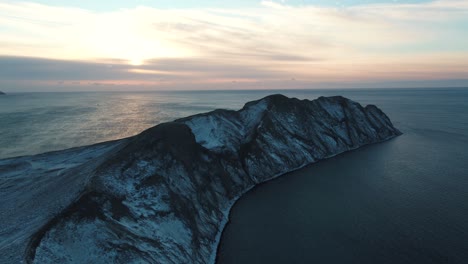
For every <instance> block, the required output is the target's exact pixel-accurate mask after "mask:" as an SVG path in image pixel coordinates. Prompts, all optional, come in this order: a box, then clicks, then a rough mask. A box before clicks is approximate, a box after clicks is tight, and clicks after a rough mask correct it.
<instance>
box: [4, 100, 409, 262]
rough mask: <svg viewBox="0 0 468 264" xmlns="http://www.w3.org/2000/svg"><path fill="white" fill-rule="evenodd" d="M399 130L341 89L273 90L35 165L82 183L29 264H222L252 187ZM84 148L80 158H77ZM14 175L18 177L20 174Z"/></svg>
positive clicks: (29, 254) (38, 233)
mask: <svg viewBox="0 0 468 264" xmlns="http://www.w3.org/2000/svg"><path fill="white" fill-rule="evenodd" d="M400 134H401V132H400V131H398V130H397V129H396V128H394V127H393V124H392V123H391V121H390V119H389V118H388V117H387V116H386V115H385V114H384V113H383V112H382V111H381V110H380V109H378V108H377V107H375V106H366V107H362V106H361V105H359V104H358V103H355V102H353V101H351V100H349V99H346V98H344V97H339V96H338V97H320V98H318V99H316V100H312V101H309V100H299V99H295V98H294V99H290V98H287V97H285V96H283V95H271V96H267V97H265V98H262V99H260V100H256V101H252V102H248V103H246V104H245V105H244V107H243V108H242V109H240V110H238V111H232V110H215V111H212V112H209V113H204V114H198V115H194V116H190V117H186V118H182V119H178V120H175V121H174V122H168V123H164V124H160V125H157V126H155V127H153V128H150V129H148V130H145V131H143V132H142V133H140V134H139V135H136V136H134V137H131V138H127V139H124V140H120V141H115V142H109V143H107V144H104V145H100V146H94V148H97V150H96V151H97V152H99V153H95V152H94V151H93V150H89V153H88V154H86V155H88V156H86V155H85V154H81V156H82V157H83V159H85V161H83V162H82V163H80V162H81V160H79V161H76V164H78V163H80V164H78V165H77V166H75V167H71V168H68V167H66V166H64V167H65V168H61V169H58V172H57V175H55V174H54V173H51V172H50V171H44V172H39V173H38V172H35V171H34V170H32V171H28V173H29V174H34V173H36V174H38V175H39V176H40V177H43V178H47V179H49V178H51V179H53V178H54V177H58V178H60V177H71V179H73V180H74V181H77V182H79V184H78V187H76V188H72V189H74V190H75V191H73V194H72V195H71V196H70V197H69V199H68V200H66V199H65V200H66V201H62V202H61V203H60V204H58V205H56V207H54V212H55V213H54V216H53V218H51V217H43V218H42V222H40V223H36V226H35V228H31V230H30V232H32V234H29V236H26V233H25V234H24V236H25V237H24V238H23V242H26V241H27V242H28V245H29V246H28V247H27V248H24V245H23V248H24V249H23V250H25V251H24V252H25V253H23V257H22V258H23V260H26V262H28V263H53V262H62V263H67V262H93V263H99V262H101V263H107V262H114V263H115V262H117V263H124V262H128V261H129V260H135V261H136V260H140V261H146V262H158V263H189V262H193V263H208V262H214V261H215V255H216V249H217V246H218V243H219V236H220V235H221V232H222V229H223V227H224V224H225V223H226V221H227V219H228V212H229V209H230V208H231V206H232V204H233V203H234V202H235V201H236V200H237V198H238V197H240V196H241V195H242V194H243V193H245V192H246V191H247V190H249V189H250V188H252V187H254V186H255V185H257V184H259V183H261V182H265V181H267V180H270V179H272V178H274V177H277V176H279V175H282V174H284V173H286V172H289V171H292V170H295V169H297V168H300V167H303V166H305V165H308V164H311V163H313V162H316V161H318V160H321V159H324V158H327V157H330V156H333V155H337V154H339V153H342V152H345V151H348V150H352V149H355V148H358V147H360V146H364V145H367V144H373V143H378V142H381V141H384V140H388V139H390V138H393V137H395V136H398V135H400ZM85 150H86V148H84V149H81V150H80V149H78V150H74V152H72V155H73V156H74V157H77V159H78V157H79V156H80V154H79V153H81V152H80V151H85ZM60 153H61V152H59V153H55V155H60ZM67 155H70V154H67ZM67 155H65V156H66V157H68V156H67ZM85 156H86V157H85ZM34 157H36V156H31V157H21V158H18V159H10V160H0V168H2V166H7V165H8V166H13V164H15V162H18V164H24V165H21V166H25V168H27V165H25V164H27V163H31V160H28V159H33V158H34ZM6 161H7V162H6ZM60 165H61V166H63V164H62V163H60ZM18 166H20V165H18ZM44 166H45V165H44ZM57 166H58V165H57ZM67 175H70V176H67ZM76 175H78V176H76ZM10 178H11V179H12V182H13V183H14V180H15V179H16V178H15V175H12V176H11V177H10ZM13 183H11V184H13ZM44 188H45V189H47V186H45V187H44ZM70 188H71V187H70ZM24 199H26V200H27V198H24ZM29 199H32V198H31V197H29ZM20 200H21V199H20ZM48 210H51V209H50V208H49V209H48ZM10 221H11V219H10ZM11 226H12V229H14V228H13V227H15V226H14V225H13V224H12V225H11ZM12 232H13V231H12ZM18 241H19V240H18ZM20 242H21V241H20ZM18 243H19V242H18ZM64 244H66V245H67V246H66V247H64V246H63V245H64ZM1 248H2V247H1V245H0V251H2V250H1ZM3 249H4V250H8V246H6V248H5V247H3ZM16 250H19V251H21V245H20V246H18V248H17V249H16ZM77 252H78V253H77ZM18 253H20V252H18ZM4 258H5V259H4V260H8V258H7V257H4ZM13 259H14V256H11V258H10V260H13Z"/></svg>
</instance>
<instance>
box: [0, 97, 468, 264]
mask: <svg viewBox="0 0 468 264" xmlns="http://www.w3.org/2000/svg"><path fill="white" fill-rule="evenodd" d="M272 93H283V94H285V95H288V96H294V97H298V98H301V99H304V98H308V99H314V98H316V97H318V96H321V95H324V96H328V95H343V96H346V97H348V98H350V99H353V100H356V101H358V102H360V103H362V104H364V105H365V104H376V105H377V106H379V107H380V108H381V109H382V110H383V111H384V112H385V113H387V114H388V115H389V117H390V118H391V119H392V121H393V123H394V125H395V126H396V127H397V128H399V129H400V130H401V131H402V132H403V133H404V134H403V135H402V136H400V137H398V138H395V139H393V140H390V141H387V142H385V143H382V144H376V145H372V146H368V147H364V148H361V149H358V150H356V151H352V152H349V153H346V154H343V155H339V156H336V157H334V158H331V159H328V160H325V161H321V162H319V163H316V164H313V165H311V166H309V167H306V168H304V169H302V170H299V171H296V172H293V173H290V174H288V175H285V176H282V177H280V178H278V179H276V180H274V181H271V182H268V183H266V184H263V185H261V186H259V187H257V188H255V189H253V190H252V191H251V192H249V193H248V194H246V195H245V196H244V197H243V198H241V199H240V200H239V202H238V203H237V204H236V205H235V206H234V209H233V211H232V215H231V222H230V223H229V225H228V226H227V228H226V230H225V232H224V234H223V237H222V243H221V246H220V249H219V256H218V262H219V263H468V89H379V90H370V89H369V90H307V91H304V90H302V91H301V90H299V91H222V92H221V91H219V92H213V91H210V92H208V91H206V92H106V93H89V92H88V93H25V94H9V95H7V96H0V158H6V157H11V156H19V155H29V154H36V153H41V152H45V151H52V150H58V149H64V148H69V147H75V146H82V145H87V144H92V143H97V142H101V141H106V140H112V139H118V138H122V137H127V136H132V135H135V134H137V133H139V132H141V131H142V130H144V129H146V128H148V127H151V126H153V125H156V124H158V123H161V122H166V121H170V120H173V119H176V118H179V117H183V116H187V115H191V114H196V113H200V112H206V111H210V110H213V109H216V108H228V109H238V108H241V107H242V105H243V104H244V103H245V102H247V101H250V100H254V99H259V98H261V97H263V96H266V95H268V94H272Z"/></svg>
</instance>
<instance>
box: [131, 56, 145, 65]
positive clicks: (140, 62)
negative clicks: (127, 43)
mask: <svg viewBox="0 0 468 264" xmlns="http://www.w3.org/2000/svg"><path fill="white" fill-rule="evenodd" d="M129 63H130V65H133V66H140V65H143V63H144V61H143V59H142V58H131V59H130V60H129Z"/></svg>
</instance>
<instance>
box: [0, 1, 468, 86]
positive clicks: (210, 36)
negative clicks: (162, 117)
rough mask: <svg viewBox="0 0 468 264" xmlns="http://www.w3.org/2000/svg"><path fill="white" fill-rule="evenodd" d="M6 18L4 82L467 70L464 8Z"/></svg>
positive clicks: (9, 8) (433, 74) (414, 75)
mask: <svg viewBox="0 0 468 264" xmlns="http://www.w3.org/2000/svg"><path fill="white" fill-rule="evenodd" d="M0 10H1V11H0V30H1V31H0V32H1V33H0V55H3V57H1V58H0V70H2V73H0V77H1V78H2V79H3V80H4V81H7V80H8V82H14V81H15V80H16V81H21V80H29V81H33V80H36V81H44V82H48V81H55V83H56V82H60V81H64V82H65V83H67V81H69V82H70V81H74V82H81V84H83V83H94V82H96V83H111V82H114V83H125V82H126V83H140V82H141V83H166V84H167V83H169V82H170V83H173V84H175V83H177V84H178V85H179V86H180V87H183V86H184V85H185V86H186V87H187V86H190V85H193V84H195V83H196V84H198V83H203V82H205V83H218V84H219V83H221V82H232V80H234V79H235V80H238V81H240V82H242V80H244V81H245V82H252V83H254V82H255V83H258V82H273V81H276V82H278V81H280V80H290V79H291V78H296V79H298V80H303V81H304V82H308V83H313V82H321V83H322V82H343V83H345V82H356V81H360V82H373V81H382V82H385V81H389V80H413V79H426V80H432V79H460V78H462V77H463V76H466V74H467V73H468V27H467V25H468V3H467V1H461V0H441V1H434V2H427V3H419V4H399V3H395V4H372V5H361V6H353V7H346V8H332V7H318V6H292V5H288V4H287V2H283V1H281V2H272V1H263V2H261V4H260V5H259V6H258V7H256V8H237V9H234V8H230V9H227V8H226V9H223V8H198V9H197V8H191V9H155V8H150V7H145V6H139V7H136V8H132V9H121V10H115V11H108V12H92V11H88V10H84V9H78V8H69V7H51V6H46V5H40V4H35V3H29V2H16V1H6V2H3V3H0ZM19 56H22V57H23V58H21V57H19ZM38 57H42V59H39V58H38ZM109 65H110V66H111V67H110V66H109Z"/></svg>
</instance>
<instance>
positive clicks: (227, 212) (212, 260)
mask: <svg viewBox="0 0 468 264" xmlns="http://www.w3.org/2000/svg"><path fill="white" fill-rule="evenodd" d="M401 135H403V133H402V134H401ZM401 135H396V136H391V137H389V138H386V139H385V140H382V141H380V142H375V143H371V144H366V145H363V146H359V147H356V148H352V149H349V150H346V151H343V152H340V153H337V154H334V155H330V156H327V157H325V158H323V159H319V160H316V161H314V162H310V163H306V164H303V165H301V166H299V167H297V168H294V169H292V170H290V171H288V172H285V173H280V174H277V175H274V176H273V177H271V178H269V179H267V180H265V181H262V182H259V183H257V184H254V185H253V186H251V187H249V188H247V189H246V190H245V191H244V192H242V193H241V194H240V195H238V196H237V197H235V198H234V199H233V200H232V202H231V203H230V204H229V206H228V208H227V209H226V210H225V211H224V218H223V220H222V222H221V224H220V226H221V228H220V231H219V232H218V234H216V238H215V241H216V244H215V246H214V248H215V249H216V250H214V251H213V254H212V256H211V257H210V261H209V263H211V264H216V263H218V259H219V250H220V246H221V238H222V237H223V234H224V231H225V230H226V227H227V226H228V225H229V222H230V221H231V217H230V216H231V212H232V209H233V208H234V206H235V205H236V204H237V202H238V201H239V200H240V199H241V198H243V197H244V195H245V194H247V193H249V192H250V191H253V190H255V189H256V188H258V187H260V186H262V185H264V184H267V183H269V182H271V181H274V180H276V179H278V178H280V177H282V176H287V175H288V174H291V173H293V172H298V171H299V170H301V169H303V168H306V167H309V166H312V165H314V164H317V163H318V162H320V161H324V160H328V159H331V158H333V157H336V156H338V155H342V154H345V153H352V152H353V151H355V150H357V149H361V148H365V147H368V146H372V145H376V144H380V143H384V142H387V141H389V140H392V139H395V138H397V137H398V136H401Z"/></svg>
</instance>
